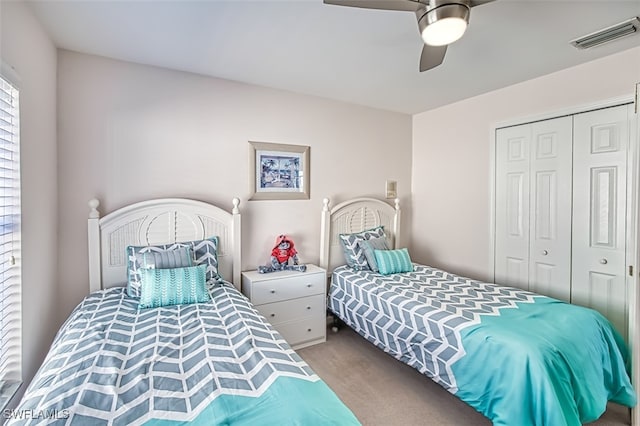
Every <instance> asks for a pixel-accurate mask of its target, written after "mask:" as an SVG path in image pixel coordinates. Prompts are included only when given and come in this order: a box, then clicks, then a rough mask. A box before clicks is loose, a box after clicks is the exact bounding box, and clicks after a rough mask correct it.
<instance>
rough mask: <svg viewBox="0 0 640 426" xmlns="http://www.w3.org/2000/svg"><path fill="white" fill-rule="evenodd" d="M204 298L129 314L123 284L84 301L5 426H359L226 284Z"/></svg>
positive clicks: (132, 308)
mask: <svg viewBox="0 0 640 426" xmlns="http://www.w3.org/2000/svg"><path fill="white" fill-rule="evenodd" d="M211 296H212V297H211V299H212V300H211V302H210V303H196V304H189V305H174V306H168V307H162V308H152V309H138V300H137V299H133V298H130V297H129V296H127V294H126V289H125V288H124V287H119V288H112V289H108V290H102V291H98V292H95V293H93V294H91V295H89V296H88V297H87V298H86V299H85V300H84V301H83V302H82V303H81V304H80V305H79V306H78V307H77V308H76V309H75V310H74V312H73V313H72V314H71V316H70V317H69V318H68V319H67V321H66V322H65V324H64V325H63V327H62V328H61V330H60V331H59V332H58V334H57V336H56V338H55V340H54V342H53V344H52V347H51V350H50V352H49V354H48V355H47V357H46V359H45V361H44V363H43V365H42V367H41V368H40V370H39V372H38V373H37V375H36V377H35V378H34V379H33V381H32V382H31V384H30V386H29V388H28V389H27V391H26V393H25V395H24V397H23V399H22V401H21V404H20V406H19V407H18V409H17V410H15V411H14V413H16V415H15V416H14V417H15V418H13V419H12V420H10V423H11V422H15V423H16V424H24V423H40V422H44V423H47V424H49V423H55V424H72V425H76V424H87V425H99V424H104V425H131V424H143V423H144V424H153V423H156V422H161V423H162V424H167V425H168V424H182V423H184V422H187V421H188V422H190V423H192V424H208V425H213V424H225V425H243V424H274V425H275V424H286V423H289V422H292V423H293V424H358V422H357V420H356V419H355V417H354V416H353V414H352V413H351V412H350V411H349V410H348V409H347V408H346V407H345V406H344V405H343V404H342V403H341V401H340V400H339V399H338V398H337V396H336V395H335V394H334V393H333V392H332V391H331V390H330V389H329V388H328V387H327V386H326V384H324V382H322V381H321V380H320V379H319V377H318V376H317V375H315V374H314V372H313V371H312V370H311V369H310V368H309V366H308V365H307V364H306V363H305V362H304V361H303V360H302V359H301V358H300V357H299V356H298V355H297V354H296V353H295V352H294V351H293V350H292V349H291V348H290V347H289V345H288V344H287V343H286V341H285V340H284V339H283V338H282V337H281V336H280V334H279V333H278V332H277V331H275V330H274V329H273V328H272V327H271V325H270V324H269V323H267V322H266V320H265V319H264V318H263V317H262V316H260V315H259V314H258V312H257V311H256V310H255V309H254V308H253V306H252V305H251V303H250V302H249V301H248V300H247V299H246V298H245V297H244V296H243V295H242V294H241V293H239V292H238V291H237V290H236V289H235V288H233V287H232V286H231V284H226V283H218V284H215V285H214V286H213V287H212V288H211ZM25 413H26V414H25ZM25 415H27V417H26V418H24V417H23V416H25ZM318 419H321V421H319V420H318Z"/></svg>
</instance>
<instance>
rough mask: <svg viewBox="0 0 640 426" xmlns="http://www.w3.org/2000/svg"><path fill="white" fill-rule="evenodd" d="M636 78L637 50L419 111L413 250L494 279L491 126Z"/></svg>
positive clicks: (609, 92) (628, 85) (614, 93)
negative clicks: (491, 244) (491, 225)
mask: <svg viewBox="0 0 640 426" xmlns="http://www.w3.org/2000/svg"><path fill="white" fill-rule="evenodd" d="M474 78H477V77H474ZM639 81H640V47H639V48H634V49H631V50H627V51H624V52H621V53H619V54H616V55H612V56H608V57H605V58H602V59H599V60H596V61H593V62H589V63H586V64H582V65H579V66H576V67H573V68H568V69H565V70H563V71H559V72H556V73H553V74H549V75H547V76H544V77H540V78H537V79H534V80H530V81H526V82H523V83H520V84H516V85H513V86H510V87H507V88H504V89H500V90H496V91H494V92H491V93H487V94H484V95H481V96H477V97H474V98H471V99H467V100H464V101H461V102H457V103H454V104H451V105H447V106H444V107H442V108H438V109H434V110H431V111H427V112H424V113H421V114H417V115H415V116H414V117H413V158H412V162H413V165H412V179H411V180H412V191H411V192H412V204H413V220H412V224H411V229H412V233H413V235H414V236H415V237H414V238H413V239H412V255H413V256H414V257H415V258H416V260H419V261H421V262H424V263H426V264H430V265H433V266H437V267H441V268H444V269H447V270H450V271H452V272H457V273H460V274H463V275H467V276H471V277H474V278H478V279H489V278H490V277H491V275H492V270H491V268H490V265H489V259H490V257H489V248H490V242H491V236H490V231H489V230H490V224H489V220H490V219H489V217H490V145H491V141H492V139H491V134H490V130H491V128H492V126H494V125H496V124H498V123H500V122H504V121H505V120H511V119H516V118H520V117H531V116H536V115H539V114H544V113H547V112H554V111H559V110H562V109H565V108H572V107H574V106H581V105H587V104H591V103H594V102H599V101H604V100H607V99H611V98H616V97H619V96H626V95H632V94H633V92H634V86H635V83H637V82H639Z"/></svg>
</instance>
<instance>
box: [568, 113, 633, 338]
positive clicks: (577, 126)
mask: <svg viewBox="0 0 640 426" xmlns="http://www.w3.org/2000/svg"><path fill="white" fill-rule="evenodd" d="M632 113H633V112H632V106H631V105H623V106H619V107H615V108H607V109H603V110H598V111H592V112H587V113H583V114H577V115H575V116H574V148H573V170H574V171H573V174H574V183H575V185H574V188H573V210H574V216H573V257H572V261H573V265H572V270H573V272H572V300H571V301H572V302H573V303H576V304H579V305H583V306H588V307H590V308H593V309H596V310H598V311H599V312H600V313H602V314H603V315H604V316H606V317H607V318H608V319H609V321H611V322H612V323H613V325H614V326H615V328H616V330H618V332H619V333H621V334H622V335H623V336H625V337H626V336H627V330H628V324H627V318H628V312H627V296H628V295H627V292H628V289H627V284H626V265H627V264H628V263H627V260H626V258H625V257H626V211H627V209H626V202H627V186H626V185H627V151H628V149H629V135H630V132H629V130H630V129H629V126H630V123H631V120H630V117H631V114H632Z"/></svg>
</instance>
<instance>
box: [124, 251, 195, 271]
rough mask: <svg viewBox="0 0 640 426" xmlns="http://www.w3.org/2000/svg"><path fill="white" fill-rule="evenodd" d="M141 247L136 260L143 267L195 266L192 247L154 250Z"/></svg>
mask: <svg viewBox="0 0 640 426" xmlns="http://www.w3.org/2000/svg"><path fill="white" fill-rule="evenodd" d="M145 249H146V247H145V248H143V249H141V250H140V251H139V252H137V253H136V260H137V261H138V264H139V265H140V267H141V268H143V269H169V268H182V267H185V266H193V251H192V250H191V247H178V248H176V249H175V250H167V251H154V250H152V249H149V250H145Z"/></svg>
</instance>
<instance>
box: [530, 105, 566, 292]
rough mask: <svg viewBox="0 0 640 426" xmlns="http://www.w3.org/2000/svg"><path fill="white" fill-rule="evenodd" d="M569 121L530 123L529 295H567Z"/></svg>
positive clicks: (557, 120) (555, 120)
mask: <svg viewBox="0 0 640 426" xmlns="http://www.w3.org/2000/svg"><path fill="white" fill-rule="evenodd" d="M572 124H573V123H572V118H571V117H561V118H556V119H552V120H545V121H540V122H537V123H534V124H532V125H531V126H532V136H531V161H530V174H531V206H530V216H529V217H530V218H531V220H530V233H529V234H530V241H529V290H531V291H534V292H536V293H540V294H544V295H547V296H551V297H554V298H557V299H561V300H565V301H569V300H570V296H571V179H572V173H571V161H572V152H571V151H572V132H573V128H572Z"/></svg>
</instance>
